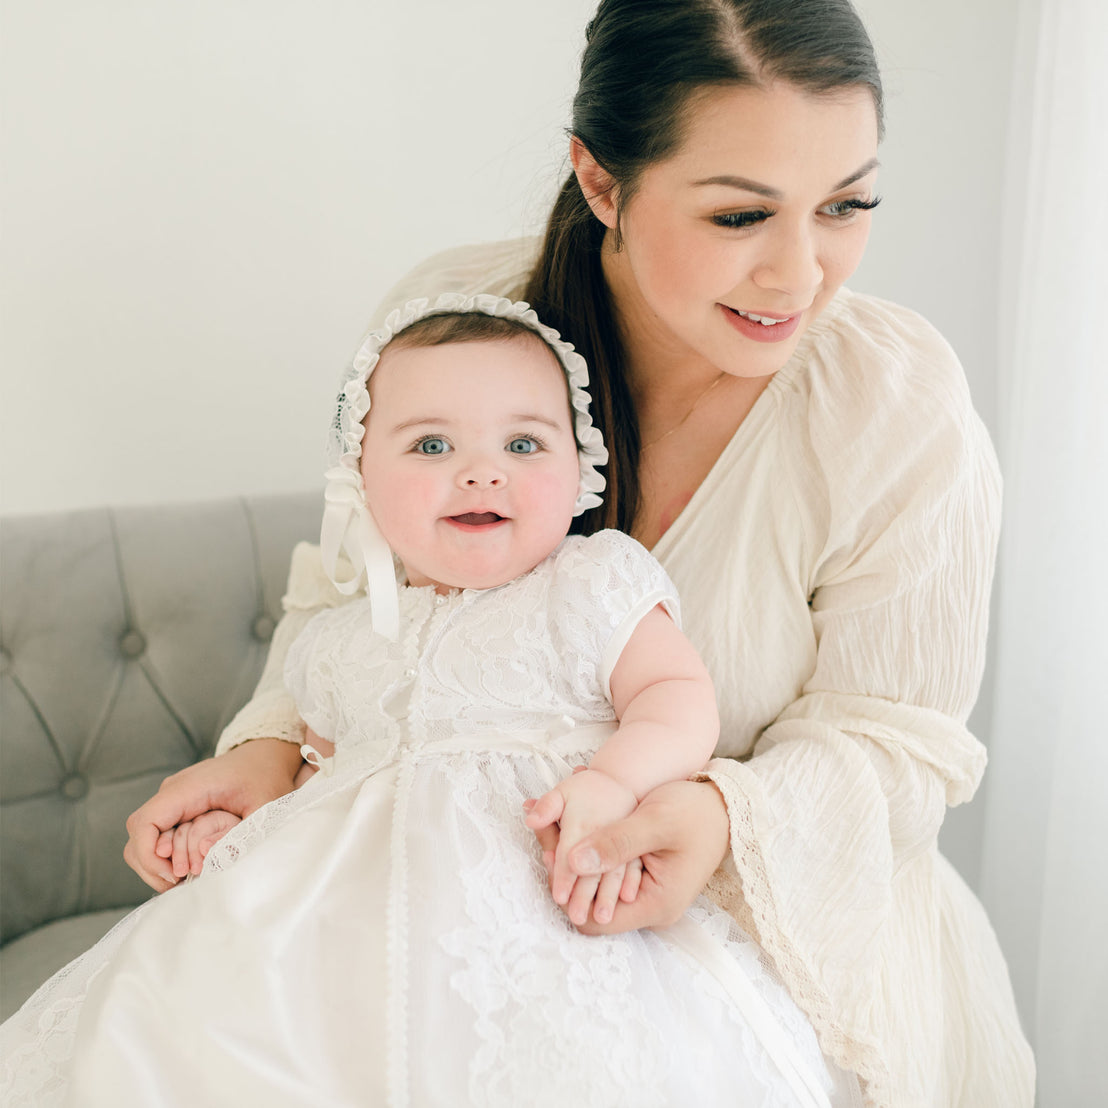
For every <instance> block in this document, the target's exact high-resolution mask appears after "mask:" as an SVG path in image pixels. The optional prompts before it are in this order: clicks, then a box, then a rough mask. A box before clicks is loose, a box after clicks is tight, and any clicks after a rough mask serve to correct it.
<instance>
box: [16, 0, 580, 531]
mask: <svg viewBox="0 0 1108 1108" xmlns="http://www.w3.org/2000/svg"><path fill="white" fill-rule="evenodd" d="M592 7H593V0H558V3H556V4H528V5H522V4H520V3H519V0H467V2H466V3H464V4H460V3H457V2H456V0H404V2H403V3H399V2H388V3H383V2H381V0H368V2H367V0H322V2H309V0H299V2H297V0H190V2H189V3H181V2H180V0H101V2H97V3H91V4H90V3H87V2H85V0H5V6H4V9H3V23H2V25H0V39H2V42H3V46H2V47H0V49H2V50H3V56H2V58H0V63H2V64H0V82H2V84H0V96H2V99H3V103H4V105H5V118H4V134H3V160H4V163H5V176H4V183H3V197H2V204H3V210H4V217H5V219H4V229H3V240H4V241H3V260H2V262H0V264H2V267H3V271H2V272H3V276H2V281H3V285H2V301H3V312H4V317H3V320H2V325H3V337H2V340H0V341H2V343H3V346H2V348H0V355H2V366H3V370H2V373H3V376H2V391H0V411H2V415H0V419H2V423H0V475H2V477H0V482H2V483H0V511H2V512H4V513H12V512H27V511H37V510H40V509H41V510H46V509H57V508H70V507H80V506H86V505H98V504H102V503H105V502H108V503H114V504H122V503H134V502H144V501H158V500H166V499H188V498H195V497H206V496H213V495H221V494H225V493H242V492H263V491H271V490H273V491H276V490H282V491H283V490H286V489H289V488H310V487H314V486H316V485H318V484H319V483H320V477H319V474H320V472H321V459H322V443H323V439H324V431H325V428H326V425H327V421H328V419H329V415H330V403H331V395H332V391H333V388H334V386H335V385H336V383H337V381H338V377H339V373H340V371H341V370H342V368H343V366H344V364H345V361H346V359H347V358H348V357H349V356H350V355H351V354H352V353H353V350H354V348H355V346H356V344H357V341H358V339H359V338H360V336H361V333H362V331H363V329H364V325H365V323H366V321H367V319H368V316H369V313H370V310H371V309H372V307H373V306H374V305H375V304H376V302H377V300H378V299H379V298H380V296H381V295H383V293H384V292H385V291H386V290H387V288H388V287H389V285H390V284H391V283H392V281H394V280H395V279H396V278H397V277H398V276H399V275H400V274H401V273H403V272H404V270H405V269H407V268H408V267H409V266H411V265H412V264H413V263H414V262H416V261H418V260H419V259H420V258H422V257H424V256H426V255H427V254H429V253H431V252H432V251H434V250H436V249H440V248H442V247H444V246H448V245H453V244H455V243H463V242H467V241H480V240H485V239H495V238H502V237H505V236H508V235H514V234H519V233H521V232H523V231H525V230H531V229H537V228H538V226H540V225H541V222H542V217H543V214H544V209H545V207H546V204H547V202H548V197H549V196H550V195H552V188H553V182H554V180H555V178H556V177H557V176H558V174H559V172H560V169H561V165H562V160H563V156H564V147H565V142H564V140H563V138H562V137H561V129H562V128H563V127H564V126H565V124H566V122H567V120H568V114H569V101H570V99H571V98H572V93H573V88H574V83H575V79H576V67H577V61H578V56H579V53H580V48H581V45H582V44H583V41H584V34H583V32H584V25H585V22H586V19H587V17H588V14H589V13H590V11H591V9H592Z"/></svg>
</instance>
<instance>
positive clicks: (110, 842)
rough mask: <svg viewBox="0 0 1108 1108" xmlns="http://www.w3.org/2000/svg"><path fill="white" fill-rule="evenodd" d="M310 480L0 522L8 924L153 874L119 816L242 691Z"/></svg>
mask: <svg viewBox="0 0 1108 1108" xmlns="http://www.w3.org/2000/svg"><path fill="white" fill-rule="evenodd" d="M321 510H322V497H321V496H320V494H319V493H318V492H312V493H303V494H289V495H285V496H270V497H255V498H249V499H233V500H232V499H227V500H220V501H212V502H207V503H196V504H184V505H165V506H156V507H141V508H122V509H114V510H109V509H103V510H94V511H80V512H72V513H61V514H52V515H39V516H22V517H7V518H5V519H4V520H2V521H0V733H2V739H0V883H2V896H0V941H5V942H6V941H8V940H10V939H13V938H15V937H16V936H18V935H20V934H22V933H23V932H25V931H27V930H29V929H30V928H32V927H36V926H38V925H39V924H42V923H46V922H49V921H50V920H54V919H58V918H61V917H65V916H70V915H74V914H77V913H80V912H87V911H96V910H100V909H105V908H114V907H120V906H125V905H129V904H135V903H137V902H139V901H140V900H142V899H143V898H144V897H145V896H146V895H148V894H149V889H147V887H146V886H145V885H144V884H142V882H141V881H139V879H138V878H137V877H136V876H135V875H134V874H133V873H132V872H131V870H130V869H129V868H128V867H127V866H126V864H125V863H124V861H123V856H122V851H123V846H124V843H125V842H126V831H125V828H124V820H125V819H126V818H127V816H128V815H129V814H130V813H131V812H132V811H133V810H134V809H135V808H137V807H138V806H139V805H140V804H141V803H142V802H143V801H144V800H146V799H147V798H148V797H149V796H151V795H152V794H153V793H154V792H155V791H156V789H157V788H158V785H159V784H160V783H161V781H162V779H163V778H165V777H166V776H168V775H169V774H171V773H174V772H176V771H177V770H179V769H181V768H182V767H183V766H186V765H188V764H189V763H191V762H194V761H196V760H197V759H198V758H203V757H206V756H207V755H208V754H210V753H211V751H212V749H213V748H214V746H215V742H216V739H217V738H218V737H219V733H220V731H221V730H222V729H223V727H224V725H225V724H226V723H227V722H228V721H229V720H230V719H231V717H232V716H233V715H234V713H235V712H236V711H237V710H238V709H239V708H240V707H241V706H242V704H244V703H245V702H246V700H248V699H249V697H250V694H251V693H252V691H253V689H254V685H255V683H256V681H257V679H258V677H259V676H260V674H261V668H262V664H263V662H264V660H265V654H266V650H267V647H268V642H269V638H270V636H271V635H272V632H273V627H274V625H275V623H276V621H277V620H278V619H279V618H280V616H281V596H282V594H283V592H284V588H285V580H286V577H287V573H288V565H289V557H290V554H291V552H292V548H293V546H294V545H295V544H296V543H297V542H300V541H302V540H305V539H307V540H309V541H316V540H317V538H318V534H319V521H320V513H321Z"/></svg>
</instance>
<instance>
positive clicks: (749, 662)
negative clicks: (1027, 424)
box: [127, 0, 1033, 1108]
mask: <svg viewBox="0 0 1108 1108" xmlns="http://www.w3.org/2000/svg"><path fill="white" fill-rule="evenodd" d="M880 132H881V87H880V80H879V76H878V73H877V69H876V65H875V62H874V59H873V52H872V47H871V45H870V43H869V40H868V38H867V36H866V34H865V31H864V29H863V28H862V26H861V24H860V23H859V21H858V19H857V16H856V15H855V13H854V11H853V9H852V8H851V7H850V5H849V3H847V2H846V0H795V2H792V3H789V4H787V5H786V4H782V3H780V2H779V0H689V2H686V3H674V2H672V0H634V2H632V0H604V2H603V3H601V5H600V9H599V11H598V13H597V15H596V17H595V19H594V20H593V22H592V23H591V24H590V27H589V36H588V45H587V47H586V50H585V55H584V59H583V62H582V74H581V84H580V88H579V90H578V94H577V97H576V99H575V101H574V114H573V127H572V133H573V140H572V145H571V159H572V162H573V169H574V173H573V175H572V176H571V177H570V179H569V180H567V182H566V183H565V186H564V187H563V189H562V191H561V194H560V196H559V198H558V201H557V203H556V205H555V208H554V211H553V213H552V215H551V219H550V223H549V226H548V228H547V232H546V236H545V238H544V241H543V243H542V245H541V247H540V248H539V249H538V251H537V256H536V249H535V246H534V245H533V244H530V243H515V244H506V245H501V246H494V247H482V248H471V249H466V250H460V251H453V252H451V253H450V254H448V255H443V256H440V257H438V258H435V259H432V260H431V261H430V262H428V263H425V264H424V265H423V266H421V267H420V268H419V269H417V270H416V271H415V272H413V273H412V274H410V275H409V277H408V278H407V279H406V280H405V281H404V282H402V284H401V285H400V286H399V287H398V288H397V289H396V290H394V292H393V293H392V294H391V295H390V297H389V298H388V301H387V304H386V307H387V306H388V305H389V304H392V303H396V302H400V301H402V300H406V299H409V298H410V297H413V296H417V295H431V294H434V293H438V292H442V291H450V290H459V291H478V290H481V291H488V292H494V293H499V294H503V295H509V296H522V297H524V298H526V299H528V300H529V301H531V302H532V303H533V304H534V305H535V307H536V308H537V310H538V311H539V314H540V316H542V317H543V318H544V319H545V320H547V321H548V322H549V323H550V324H552V325H553V326H555V327H556V328H558V329H559V330H560V331H562V333H563V334H565V335H567V336H568V337H569V338H570V339H571V340H572V341H573V342H574V343H575V344H576V346H577V347H578V349H580V350H581V352H582V353H583V354H584V355H585V357H586V359H587V360H588V362H589V364H590V367H591V372H592V379H593V382H594V386H593V391H594V398H595V405H596V413H595V415H596V419H597V422H598V423H599V424H600V426H601V427H602V429H603V431H604V434H605V438H606V441H607V443H608V446H609V449H610V452H611V454H612V457H613V461H612V463H611V464H610V465H609V467H608V489H609V491H608V494H607V496H606V500H605V504H604V506H603V508H602V509H598V510H597V511H596V512H595V513H593V515H594V517H595V518H586V521H585V525H586V527H588V528H596V527H599V526H602V525H608V526H618V527H620V528H622V529H623V530H626V531H628V532H630V533H631V534H632V535H634V536H635V537H636V538H638V539H639V540H640V541H642V542H643V543H644V544H645V545H647V546H648V547H651V548H653V552H654V553H655V555H656V556H657V557H658V558H659V559H660V560H661V561H662V562H663V564H664V565H665V566H666V569H667V570H668V572H669V573H670V575H671V576H672V578H673V579H674V581H675V582H676V584H677V586H678V588H679V590H680V592H681V595H682V601H683V606H684V609H685V613H686V621H687V631H688V633H689V635H690V638H692V640H693V642H694V644H695V645H696V646H697V647H698V648H699V650H700V652H701V654H702V655H703V657H704V659H705V661H706V662H707V664H708V667H709V669H710V671H711V673H712V676H713V679H714V681H715V684H716V688H717V694H718V697H719V701H720V711H721V718H722V721H723V727H722V729H723V735H722V738H721V742H720V746H719V748H718V749H717V754H719V755H721V757H718V758H717V759H716V760H714V761H713V762H712V763H711V764H710V766H709V770H708V773H707V774H706V775H705V776H704V779H703V780H700V781H694V782H682V783H679V784H673V785H668V786H665V787H663V788H661V789H658V790H656V791H655V792H654V793H652V794H650V795H648V796H647V797H646V798H645V799H644V801H643V802H642V803H641V805H640V806H639V808H638V809H637V811H636V812H635V813H634V814H633V815H632V816H631V817H630V818H629V819H628V820H626V821H624V822H623V823H622V824H618V825H616V826H614V827H612V828H609V829H608V830H607V831H605V832H601V833H598V834H597V835H595V836H593V837H592V838H591V839H587V840H585V841H584V842H583V843H582V844H580V845H579V847H578V848H577V850H576V852H575V854H574V855H573V861H574V866H575V869H576V870H577V871H578V872H580V873H587V872H597V871H598V870H599V869H602V868H608V867H610V866H612V865H615V864H617V863H619V862H622V861H626V860H628V859H630V858H633V857H637V856H642V857H643V859H644V865H645V869H646V874H645V877H644V881H643V886H642V889H641V891H640V894H639V897H638V898H637V900H636V901H635V902H634V903H633V904H631V905H622V906H621V907H620V909H619V910H618V911H617V913H616V916H615V918H614V919H613V921H612V922H611V923H610V924H608V925H606V926H604V927H602V926H600V925H598V924H596V923H595V921H593V922H592V923H590V924H588V925H587V927H588V928H589V929H591V930H595V931H602V930H612V929H615V930H619V929H627V928H633V927H641V926H652V925H659V924H665V923H667V922H669V921H670V920H672V919H674V918H676V917H677V916H678V915H679V914H680V913H681V912H682V911H683V910H684V908H685V907H686V906H687V904H688V903H689V902H690V901H691V900H692V899H693V897H694V896H695V895H696V894H697V893H698V892H699V891H700V890H701V889H702V888H703V887H704V885H705V884H706V883H707V884H708V885H709V889H710V890H711V891H712V892H713V893H714V895H715V896H716V897H717V899H719V900H720V901H721V902H722V903H725V904H726V906H727V907H728V909H729V910H730V911H731V912H732V913H733V914H734V915H735V916H736V918H737V919H738V920H739V922H740V924H742V926H743V927H744V928H745V929H746V930H747V931H748V933H750V934H752V935H754V936H755V937H756V938H757V939H758V941H759V942H760V943H761V945H762V946H763V948H764V949H765V950H766V952H767V953H768V954H769V956H770V957H771V958H772V959H773V961H774V963H775V964H776V966H777V968H778V970H779V972H780V973H781V975H782V977H783V978H784V980H785V982H786V984H787V985H788V987H789V989H790V991H791V992H792V994H793V996H794V998H795V999H796V1000H797V1002H798V1003H799V1004H800V1006H801V1007H802V1008H803V1009H804V1011H805V1012H806V1013H807V1015H808V1016H809V1018H810V1019H811V1021H812V1024H813V1026H814V1027H815V1029H816V1031H817V1034H818V1035H819V1038H820V1042H821V1045H822V1046H823V1049H824V1051H825V1053H827V1054H828V1056H829V1057H831V1058H832V1059H833V1060H834V1061H835V1062H837V1063H838V1064H839V1065H841V1066H843V1067H844V1068H847V1069H850V1070H853V1071H854V1072H855V1073H857V1074H858V1075H859V1076H860V1078H861V1080H862V1083H863V1087H864V1089H865V1092H866V1095H867V1097H868V1100H869V1101H870V1102H871V1103H873V1104H878V1105H896V1106H900V1105H935V1106H939V1105H943V1106H945V1105H954V1104H964V1105H974V1106H985V1105H997V1106H1000V1105H1003V1106H1005V1108H1008V1106H1016V1105H1026V1104H1030V1103H1031V1100H1032V1095H1033V1094H1032V1085H1033V1067H1032V1062H1031V1058H1030V1052H1029V1050H1028V1048H1027V1045H1026V1043H1025V1041H1024V1039H1023V1037H1022V1035H1021V1033H1020V1030H1019V1026H1018V1021H1017V1018H1016V1014H1015V1010H1014V1005H1013V1001H1012V997H1011V991H1010V988H1009V986H1008V981H1007V973H1006V970H1005V967H1004V964H1003V961H1002V959H1001V957H1000V953H999V950H998V949H997V946H996V941H995V938H994V937H993V935H992V933H991V930H990V928H989V926H988V923H987V921H986V920H985V918H984V915H983V913H982V911H981V909H980V906H979V905H978V904H977V902H976V901H975V900H974V899H973V897H972V895H971V894H970V893H969V891H968V890H967V889H966V888H965V886H964V885H962V883H961V882H960V881H959V879H958V878H957V876H956V875H955V873H954V872H953V870H952V869H951V868H950V866H949V865H948V864H947V863H946V862H945V861H944V860H943V859H942V858H941V857H940V855H939V854H938V852H937V848H936V836H937V833H938V830H939V826H940V824H941V821H942V818H943V814H944V811H945V806H946V804H953V803H961V802H964V801H966V800H968V799H969V798H970V797H971V796H972V794H973V791H974V789H975V788H976V786H977V783H978V780H979V778H980V774H981V772H982V769H983V766H984V752H983V750H982V749H981V747H980V746H979V744H978V743H977V742H976V740H974V738H973V737H972V736H971V735H970V734H969V733H968V732H967V731H966V729H965V719H966V717H967V715H968V712H969V709H970V707H971V706H972V702H973V699H974V697H975V696H976V692H977V687H978V684H979V681H980V675H981V668H982V664H983V653H984V638H985V629H986V622H987V603H988V594H989V582H990V578H991V574H992V564H993V557H994V551H995V542H996V527H997V512H998V480H997V475H996V467H995V460H994V457H993V454H992V450H991V447H990V445H989V443H988V440H987V437H986V435H985V433H984V431H983V429H982V427H981V425H980V422H979V421H978V420H977V418H976V416H975V415H974V413H973V411H972V408H971V406H970V401H969V398H968V393H967V390H966V385H965V381H964V378H963V376H962V373H961V370H960V367H959V366H958V364H957V361H956V359H955V358H954V356H953V354H952V352H951V351H950V349H949V347H947V346H946V344H945V343H944V342H943V340H942V339H941V338H940V337H939V336H938V335H937V334H935V332H934V331H933V330H932V329H931V328H930V327H929V326H928V325H927V324H926V323H925V322H924V321H922V320H921V319H919V318H918V317H917V316H915V315H914V314H912V313H911V312H908V311H905V310H903V309H900V308H897V307H895V306H892V305H889V304H885V303H882V302H879V301H876V300H873V299H870V298H866V297H860V296H853V295H851V294H849V293H847V292H846V291H845V290H843V289H842V287H841V286H842V283H843V282H844V281H845V280H846V279H847V278H848V277H849V275H850V273H851V272H852V271H853V270H854V268H855V266H856V265H857V264H858V262H859V260H860V258H861V255H862V252H863V250H864V247H865V241H866V237H867V234H868V230H869V224H870V219H871V214H870V213H871V210H872V208H873V207H874V206H875V205H876V202H877V198H876V196H875V192H874V188H875V178H876V170H877V160H876V153H877V144H878V140H879V138H880ZM341 601H342V598H341V597H339V596H338V595H337V594H335V593H334V592H332V591H329V590H328V588H327V586H326V578H325V577H324V576H323V574H322V571H321V570H320V568H319V565H318V562H316V563H315V564H313V565H309V564H308V560H307V559H304V558H302V559H300V561H299V562H298V564H297V566H296V567H294V572H293V575H292V579H291V580H290V587H289V597H288V598H287V603H288V608H289V614H288V615H287V616H286V618H285V620H284V621H283V623H282V625H281V628H280V629H279V632H278V634H277V635H276V636H275V638H274V644H273V648H272V650H271V655H270V661H269V665H268V667H267V670H266V674H265V675H264V676H263V679H262V682H261V684H260V686H259V691H258V694H257V695H256V697H255V700H254V701H252V702H251V704H250V705H248V706H247V708H245V709H244V710H243V712H242V713H240V716H239V717H238V718H237V719H236V721H235V722H234V723H233V724H232V726H231V727H230V728H229V729H228V731H227V733H225V735H224V737H223V739H222V740H221V746H220V749H221V751H227V752H226V753H223V754H222V756H221V757H219V758H216V759H214V760H211V761H209V762H206V763H201V764H200V765H198V766H195V767H192V768H190V769H189V770H186V771H184V772H183V773H181V774H178V775H176V776H175V777H173V778H170V779H169V780H168V781H167V782H166V783H165V784H164V785H163V787H162V789H161V790H160V791H159V793H158V795H157V796H155V797H154V798H153V799H152V800H151V801H149V802H148V803H147V804H146V805H144V806H143V807H142V808H141V809H139V811H138V812H136V813H135V814H134V815H133V816H132V817H131V819H130V820H129V822H128V828H129V831H130V833H131V842H130V844H129V845H128V848H127V858H128V860H129V862H130V863H131V864H132V865H133V866H134V867H135V868H136V870H138V872H139V873H140V874H141V875H142V876H143V877H144V879H146V880H147V881H148V883H149V884H151V885H152V886H153V887H155V888H158V889H163V888H166V887H168V886H169V885H170V884H172V882H173V875H172V873H170V872H168V870H167V865H166V862H165V852H166V851H167V849H168V847H169V844H170V841H171V839H172V833H173V832H172V829H173V828H174V827H177V828H178V829H179V830H178V833H183V832H181V831H180V828H181V827H182V826H184V825H185V824H186V823H187V821H188V820H189V819H190V818H192V817H193V816H195V815H197V814H199V813H201V812H204V811H206V810H208V809H212V808H227V809H230V810H231V811H234V812H237V813H243V814H245V813H248V812H250V811H252V810H254V809H255V808H257V807H258V806H259V805H261V804H263V803H265V802H267V801H268V800H270V799H273V798H275V797H277V796H279V795H282V794H283V793H285V792H287V791H288V790H289V789H290V788H291V786H292V780H293V776H294V774H295V773H296V772H297V770H298V769H299V767H300V756H299V753H298V750H297V744H298V741H299V739H300V736H301V725H300V723H299V721H298V720H297V719H296V716H295V711H294V710H293V709H292V706H291V701H290V700H289V698H288V695H287V693H286V692H285V691H284V690H283V689H282V688H281V686H280V672H281V665H282V661H283V655H284V653H285V650H286V649H287V644H288V642H289V641H291V639H292V638H293V637H294V636H295V635H296V633H297V631H298V630H299V628H300V627H301V626H303V623H304V622H305V621H306V619H307V618H308V617H309V616H310V614H311V613H312V611H314V610H317V609H318V608H319V607H320V606H321V605H325V604H337V603H340V602H341ZM248 739H253V740H255V741H252V742H247V741H246V740H248ZM290 740H291V741H290ZM232 747H233V749H230V750H228V748H232ZM740 759H743V760H740ZM159 842H160V846H159ZM551 845H552V844H551V842H550V841H549V840H546V841H544V846H546V847H549V846H551ZM159 851H160V852H161V853H159ZM713 875H714V876H713Z"/></svg>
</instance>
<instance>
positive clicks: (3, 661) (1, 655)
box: [0, 647, 12, 673]
mask: <svg viewBox="0 0 1108 1108" xmlns="http://www.w3.org/2000/svg"><path fill="white" fill-rule="evenodd" d="M11 668H12V656H11V655H10V654H9V653H8V652H7V651H6V650H5V649H4V648H3V647H0V673H7V672H8V670H9V669H11Z"/></svg>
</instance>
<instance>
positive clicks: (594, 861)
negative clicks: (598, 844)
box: [573, 847, 600, 876]
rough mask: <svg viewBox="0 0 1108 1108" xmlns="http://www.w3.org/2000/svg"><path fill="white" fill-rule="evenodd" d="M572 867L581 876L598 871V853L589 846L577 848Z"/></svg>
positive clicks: (590, 874)
mask: <svg viewBox="0 0 1108 1108" xmlns="http://www.w3.org/2000/svg"><path fill="white" fill-rule="evenodd" d="M573 861H574V867H573V868H574V869H576V870H577V872H578V873H579V874H581V875H582V876H592V875H593V874H597V873H599V872H600V855H599V854H597V852H596V851H595V850H593V849H592V848H591V847H587V848H586V849H584V850H579V851H578V852H577V853H576V854H575V855H574V856H573Z"/></svg>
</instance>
